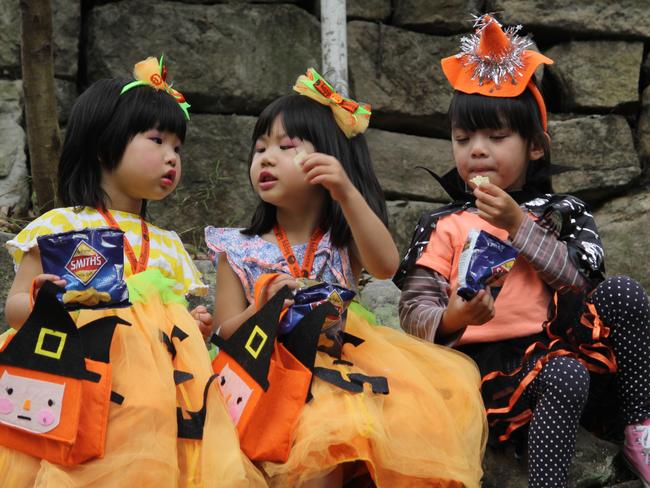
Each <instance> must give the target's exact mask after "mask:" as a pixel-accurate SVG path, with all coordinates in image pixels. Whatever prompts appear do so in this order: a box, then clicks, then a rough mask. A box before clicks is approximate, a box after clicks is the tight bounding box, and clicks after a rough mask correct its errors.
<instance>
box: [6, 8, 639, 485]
mask: <svg viewBox="0 0 650 488" xmlns="http://www.w3.org/2000/svg"><path fill="white" fill-rule="evenodd" d="M52 2H53V6H54V12H55V13H54V31H55V39H54V41H55V43H54V49H55V74H56V87H57V98H58V107H59V120H60V122H61V124H62V126H65V123H66V120H67V116H68V113H69V109H70V106H71V104H72V102H73V100H74V98H75V97H76V95H77V94H78V93H79V92H80V91H81V90H83V88H84V87H85V86H87V85H88V84H89V83H91V82H92V81H95V80H97V79H99V78H102V77H106V76H111V75H123V76H129V75H130V71H131V67H132V66H133V64H134V63H135V62H137V61H139V60H140V59H143V58H144V57H146V56H149V55H156V56H159V55H160V54H161V53H164V54H165V58H166V60H167V64H168V66H169V69H170V76H171V78H172V80H173V81H174V83H175V85H176V86H177V87H179V89H180V90H181V91H182V92H183V93H184V94H185V95H186V97H187V98H188V100H189V102H190V103H191V104H192V109H191V112H192V120H191V123H190V128H189V134H188V138H187V143H186V147H185V148H184V149H183V162H184V168H183V169H184V179H183V182H182V184H181V186H180V187H179V189H178V190H177V192H176V193H175V194H174V195H173V196H172V197H170V198H168V199H167V200H165V201H163V202H160V203H156V204H154V205H151V214H152V218H153V220H154V221H155V222H156V223H158V224H159V225H161V226H163V227H168V228H172V229H174V230H176V231H177V232H179V233H180V234H181V235H182V237H183V239H184V240H185V241H186V243H187V244H188V247H190V248H191V249H193V250H194V251H195V252H196V253H197V254H199V255H200V254H201V253H202V252H203V250H204V248H203V245H202V242H201V230H202V228H203V226H204V225H205V224H207V223H209V224H213V225H227V226H238V225H244V224H246V223H247V220H248V216H249V215H250V212H251V209H252V208H253V206H254V204H255V198H254V195H253V194H252V192H251V190H250V187H249V183H248V177H247V166H248V162H247V155H248V151H249V148H250V141H249V137H250V133H251V130H252V126H253V124H254V121H255V116H256V115H257V114H258V113H259V112H260V111H261V110H262V108H263V107H264V106H265V105H266V104H268V103H269V102H270V101H271V100H273V99H274V98H276V97H278V96H280V95H282V94H285V93H287V92H289V91H290V88H291V85H292V83H293V81H294V80H295V78H296V77H297V75H298V74H300V73H303V72H304V71H305V70H306V68H308V67H310V66H314V67H316V68H317V69H318V68H319V67H320V55H321V54H320V45H319V42H320V41H319V39H320V22H319V16H318V8H319V7H318V1H317V0H312V1H300V0H296V1H273V0H267V1H257V2H254V1H250V2H249V1H244V0H238V1H237V0H232V1H230V2H227V1H226V2H218V1H212V0H178V1H167V0H157V1H153V0H121V1H110V0H101V1H99V0H96V1H87V2H85V1H84V2H83V7H82V2H81V1H80V0H52ZM18 3H19V2H17V1H16V0H0V9H1V10H0V11H2V15H0V128H2V130H3V134H4V137H2V138H1V139H0V223H2V224H4V225H3V228H5V230H7V229H9V230H11V229H12V228H13V229H15V228H17V227H18V226H19V225H21V224H22V223H23V219H25V218H27V217H28V212H29V210H30V194H31V188H30V186H29V170H28V168H29V156H28V154H29V153H28V149H27V147H26V137H25V131H24V118H23V114H22V88H21V82H20V19H19V10H18ZM485 11H497V12H502V20H503V21H504V23H506V24H518V23H521V24H523V25H524V26H525V32H528V33H531V34H532V35H533V36H534V39H535V41H536V45H537V47H538V48H539V50H540V51H542V52H543V53H545V54H547V55H548V56H550V57H552V58H553V59H554V60H555V62H556V63H555V64H554V65H552V66H551V67H549V68H548V69H547V70H546V72H545V73H544V76H543V90H544V93H545V95H546V98H547V104H548V107H549V111H550V123H549V130H550V134H551V137H552V139H553V162H554V163H555V164H556V165H557V167H558V174H557V175H556V176H555V179H554V185H555V188H556V190H557V191H561V192H571V193H574V194H577V195H578V196H580V197H582V198H584V199H585V200H587V201H588V203H589V204H590V205H591V206H592V209H593V213H594V215H595V217H596V219H597V221H598V223H599V227H600V230H601V234H602V238H603V240H604V242H605V246H606V251H607V255H608V258H607V271H608V273H609V274H616V273H625V274H629V275H631V276H633V277H635V278H636V279H637V280H639V281H641V282H642V283H643V285H644V286H645V287H646V289H650V276H649V273H648V271H650V266H648V261H649V260H650V251H649V250H648V249H649V245H648V243H649V242H650V217H649V212H650V174H649V170H648V162H649V161H650V87H648V85H649V84H650V56H649V55H648V47H649V46H650V7H649V6H648V2H647V0H620V1H617V2H612V1H610V0H547V1H545V2H540V1H538V0H456V1H443V0H348V13H349V23H348V44H349V56H350V63H349V71H350V85H351V88H352V90H353V92H354V94H355V96H356V98H357V99H359V100H362V101H367V102H369V103H371V104H372V105H373V112H374V113H373V117H372V121H371V129H370V130H369V131H368V133H367V137H368V140H369V144H370V149H371V153H372V156H373V158H374V161H375V165H376V170H377V173H378V175H379V179H380V181H381V183H382V186H383V188H384V190H385V192H386V196H387V198H388V200H389V209H390V213H391V228H392V230H393V232H394V235H395V238H396V240H397V242H398V245H399V247H400V250H401V251H403V250H404V249H405V246H406V245H407V242H408V240H409V238H410V233H411V230H412V228H413V225H414V223H415V221H416V219H417V218H418V216H419V215H420V213H421V212H423V211H424V210H426V209H428V208H431V207H432V206H435V205H438V204H441V203H443V202H444V201H445V195H444V194H443V193H442V191H441V190H440V188H438V186H437V185H436V184H435V183H434V181H433V180H432V179H430V178H429V177H428V176H426V175H425V173H423V172H422V171H419V170H416V169H415V167H416V166H418V165H421V166H427V167H429V168H431V169H433V170H434V171H436V172H444V171H446V170H447V169H450V168H451V167H452V166H453V159H452V156H451V148H450V143H449V141H448V137H449V134H448V128H447V123H446V119H445V113H446V110H447V106H448V104H449V100H450V98H451V94H452V93H451V89H450V88H449V86H448V85H447V83H446V81H445V80H444V77H443V74H442V71H441V69H440V65H439V61H440V58H441V57H443V56H447V55H450V54H453V53H454V52H456V50H457V46H458V40H459V37H460V36H461V35H462V34H463V33H465V32H468V31H469V30H470V26H471V24H470V22H468V19H469V18H470V16H469V12H485ZM4 239H6V236H3V239H2V240H3V241H4ZM9 269H10V267H9V265H8V263H7V255H6V253H3V254H2V255H1V256H0V272H1V273H2V277H3V278H5V279H3V280H0V308H1V306H2V305H1V304H2V302H4V296H6V289H7V286H8V284H9V283H10V281H11V276H10V274H11V273H10V271H9ZM612 476H613V475H612ZM613 479H614V478H611V477H610V479H609V481H608V482H612V481H613ZM488 484H489V483H488ZM578 485H579V483H578ZM495 486H496V485H495ZM503 486H505V485H503ZM513 486H514V485H513ZM581 486H583V485H581ZM584 486H596V485H589V484H584ZM598 486H600V485H598Z"/></svg>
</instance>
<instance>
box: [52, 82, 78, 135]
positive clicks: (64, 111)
mask: <svg viewBox="0 0 650 488" xmlns="http://www.w3.org/2000/svg"><path fill="white" fill-rule="evenodd" d="M54 89H55V96H56V108H57V112H58V113H57V115H58V118H59V124H64V125H65V123H66V122H67V121H68V117H69V116H70V109H71V108H72V105H73V104H74V101H75V100H76V99H77V84H76V83H75V82H73V81H67V80H61V79H59V78H56V79H55V80H54Z"/></svg>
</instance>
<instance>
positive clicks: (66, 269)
mask: <svg viewBox="0 0 650 488" xmlns="http://www.w3.org/2000/svg"><path fill="white" fill-rule="evenodd" d="M37 242H38V248H39V250H40V253H41V264H42V266H43V272H44V273H49V274H54V275H57V276H60V277H61V278H62V279H64V280H65V281H66V285H65V292H62V293H58V294H57V299H58V300H59V301H60V302H61V303H63V305H64V307H65V308H66V309H67V310H77V309H80V308H93V309H94V308H116V307H125V306H128V305H130V303H129V293H128V290H127V287H126V282H125V281H124V232H122V231H121V230H119V229H113V228H110V227H102V228H97V229H84V230H73V231H69V232H63V233H61V234H49V235H45V236H40V237H38V238H37Z"/></svg>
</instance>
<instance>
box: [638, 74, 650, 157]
mask: <svg viewBox="0 0 650 488" xmlns="http://www.w3.org/2000/svg"><path fill="white" fill-rule="evenodd" d="M637 139H638V141H639V157H640V158H641V161H643V162H644V163H645V164H646V165H647V163H648V162H650V86H648V87H646V89H645V90H643V97H642V105H641V115H640V116H639V126H638V129H637Z"/></svg>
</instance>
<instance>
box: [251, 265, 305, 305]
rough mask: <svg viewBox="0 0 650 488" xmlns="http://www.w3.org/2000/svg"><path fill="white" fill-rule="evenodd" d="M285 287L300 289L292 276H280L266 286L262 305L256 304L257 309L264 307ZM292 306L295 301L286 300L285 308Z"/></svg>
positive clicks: (262, 295)
mask: <svg viewBox="0 0 650 488" xmlns="http://www.w3.org/2000/svg"><path fill="white" fill-rule="evenodd" d="M284 286H288V287H289V289H290V290H295V289H296V288H298V282H297V281H296V279H295V278H294V277H293V276H291V275H288V274H280V275H279V276H278V277H277V278H275V279H274V280H273V281H271V283H269V284H268V285H267V286H266V288H265V290H264V291H263V292H262V294H261V301H262V303H256V304H255V305H256V307H257V308H258V309H259V308H261V307H263V306H264V304H265V303H266V302H268V301H269V299H270V298H271V297H272V296H273V295H275V294H276V293H277V292H279V291H280V290H281V289H282V287H284ZM291 305H293V300H285V301H284V305H283V307H290V306H291Z"/></svg>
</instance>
